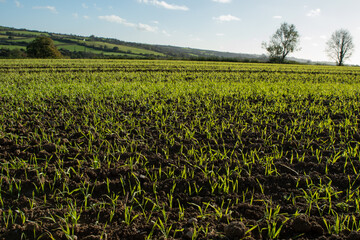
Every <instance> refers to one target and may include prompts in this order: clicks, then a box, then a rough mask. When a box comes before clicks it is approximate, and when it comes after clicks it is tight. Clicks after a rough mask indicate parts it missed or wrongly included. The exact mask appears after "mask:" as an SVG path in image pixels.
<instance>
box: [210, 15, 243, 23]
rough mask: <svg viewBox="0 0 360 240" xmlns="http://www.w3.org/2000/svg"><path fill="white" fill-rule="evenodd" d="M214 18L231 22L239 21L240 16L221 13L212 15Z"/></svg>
mask: <svg viewBox="0 0 360 240" xmlns="http://www.w3.org/2000/svg"><path fill="white" fill-rule="evenodd" d="M213 19H214V20H216V21H219V22H231V21H241V19H240V18H238V17H235V16H233V15H230V14H228V15H221V16H219V17H213Z"/></svg>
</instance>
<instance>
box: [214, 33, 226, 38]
mask: <svg viewBox="0 0 360 240" xmlns="http://www.w3.org/2000/svg"><path fill="white" fill-rule="evenodd" d="M216 36H218V37H223V36H225V34H223V33H217V34H216Z"/></svg>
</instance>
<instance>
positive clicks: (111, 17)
mask: <svg viewBox="0 0 360 240" xmlns="http://www.w3.org/2000/svg"><path fill="white" fill-rule="evenodd" d="M99 19H101V20H105V21H108V22H112V23H118V24H122V25H125V26H127V27H135V26H136V24H134V23H130V22H128V21H126V20H125V19H123V18H121V17H119V16H116V15H108V16H99Z"/></svg>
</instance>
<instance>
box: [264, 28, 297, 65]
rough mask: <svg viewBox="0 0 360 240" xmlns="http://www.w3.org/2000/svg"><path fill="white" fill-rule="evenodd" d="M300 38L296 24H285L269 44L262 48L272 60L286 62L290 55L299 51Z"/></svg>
mask: <svg viewBox="0 0 360 240" xmlns="http://www.w3.org/2000/svg"><path fill="white" fill-rule="evenodd" d="M299 38H300V36H299V33H298V31H297V30H296V28H295V25H294V24H287V23H283V24H281V26H280V28H279V29H278V30H277V31H276V32H275V33H274V35H273V36H272V37H271V38H270V41H269V43H266V42H263V43H262V46H263V48H265V49H266V51H268V53H269V55H270V60H272V61H274V60H275V61H279V62H284V61H285V58H286V56H287V55H288V54H289V53H291V52H294V51H297V50H299V48H298V45H299V43H300V39H299Z"/></svg>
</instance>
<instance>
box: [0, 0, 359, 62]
mask: <svg viewBox="0 0 360 240" xmlns="http://www.w3.org/2000/svg"><path fill="white" fill-rule="evenodd" d="M359 9H360V1H359V0H341V1H340V0H246V1H245V0H101V1H100V0H0V25H3V26H8V27H16V28H27V29H32V30H39V31H49V32H57V33H67V34H77V35H85V36H89V35H95V36H100V37H111V38H116V39H120V40H124V41H131V42H140V43H151V44H164V45H175V46H182V47H192V48H201V49H209V50H219V51H229V52H238V53H253V54H263V53H266V52H265V50H264V49H262V47H261V43H262V42H263V41H268V40H269V38H270V36H271V35H272V34H273V33H274V32H275V31H276V29H277V28H278V27H279V26H280V25H281V23H283V22H287V23H290V24H294V25H295V26H296V28H297V30H298V31H299V33H300V36H301V41H300V46H301V51H299V52H296V53H293V54H291V56H294V57H299V58H305V59H311V60H313V61H327V60H329V58H328V57H327V55H326V53H325V48H326V41H327V40H328V39H329V37H330V35H331V34H332V33H333V32H334V31H335V30H338V29H340V28H345V29H348V30H349V31H350V33H351V34H352V36H353V40H354V44H355V52H354V54H353V56H352V57H351V59H350V60H348V61H347V63H351V64H360V21H359V20H360V14H359Z"/></svg>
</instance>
